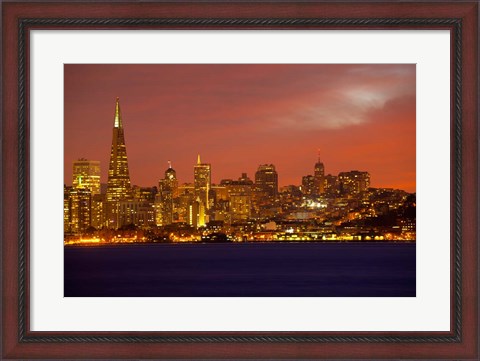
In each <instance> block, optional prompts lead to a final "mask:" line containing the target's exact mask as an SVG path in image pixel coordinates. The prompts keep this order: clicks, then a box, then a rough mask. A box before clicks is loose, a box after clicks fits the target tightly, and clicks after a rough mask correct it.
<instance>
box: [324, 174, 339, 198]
mask: <svg viewBox="0 0 480 361" xmlns="http://www.w3.org/2000/svg"><path fill="white" fill-rule="evenodd" d="M323 184H324V187H323V189H324V191H325V193H326V194H327V195H329V196H334V195H336V194H337V188H338V187H337V176H336V175H331V174H327V175H326V176H325V180H324V182H323Z"/></svg>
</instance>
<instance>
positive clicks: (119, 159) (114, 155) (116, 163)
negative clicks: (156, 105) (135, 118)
mask: <svg viewBox="0 0 480 361" xmlns="http://www.w3.org/2000/svg"><path fill="white" fill-rule="evenodd" d="M106 198H107V206H106V222H107V224H106V225H107V227H108V228H118V227H120V226H122V222H123V221H122V220H121V217H120V213H119V202H121V201H123V200H126V199H129V198H130V174H129V171H128V160H127V147H126V145H125V134H124V129H123V125H122V116H121V113H120V103H119V98H118V97H117V98H116V102H115V120H114V126H113V131H112V148H111V152H110V165H109V168H108V181H107V194H106Z"/></svg>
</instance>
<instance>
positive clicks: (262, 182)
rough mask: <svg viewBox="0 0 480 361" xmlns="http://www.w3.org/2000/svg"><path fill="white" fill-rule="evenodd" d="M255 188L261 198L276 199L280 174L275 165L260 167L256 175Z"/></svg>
mask: <svg viewBox="0 0 480 361" xmlns="http://www.w3.org/2000/svg"><path fill="white" fill-rule="evenodd" d="M255 186H256V188H257V189H258V191H259V192H260V195H261V197H267V198H270V199H275V198H276V197H277V194H278V174H277V171H276V170H275V166H274V165H273V164H262V165H259V166H258V170H257V172H256V173H255Z"/></svg>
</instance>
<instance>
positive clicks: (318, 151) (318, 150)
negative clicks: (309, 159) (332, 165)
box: [317, 148, 320, 162]
mask: <svg viewBox="0 0 480 361" xmlns="http://www.w3.org/2000/svg"><path fill="white" fill-rule="evenodd" d="M317 154H318V161H319V162H320V148H318V149H317Z"/></svg>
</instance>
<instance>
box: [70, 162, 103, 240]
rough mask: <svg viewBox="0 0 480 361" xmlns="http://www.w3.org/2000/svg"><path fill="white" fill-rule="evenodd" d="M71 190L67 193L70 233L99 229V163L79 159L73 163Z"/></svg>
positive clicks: (100, 216)
mask: <svg viewBox="0 0 480 361" xmlns="http://www.w3.org/2000/svg"><path fill="white" fill-rule="evenodd" d="M72 184H73V187H72V189H70V190H69V192H68V197H67V198H68V207H69V209H68V214H69V215H68V217H69V226H68V227H67V228H68V229H70V231H71V232H74V233H78V232H83V231H84V230H85V229H87V228H88V227H90V226H93V227H95V228H100V227H101V223H102V220H103V214H102V205H101V195H100V161H97V160H87V159H84V158H81V159H79V160H77V161H74V162H73V172H72ZM67 228H66V229H67Z"/></svg>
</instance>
